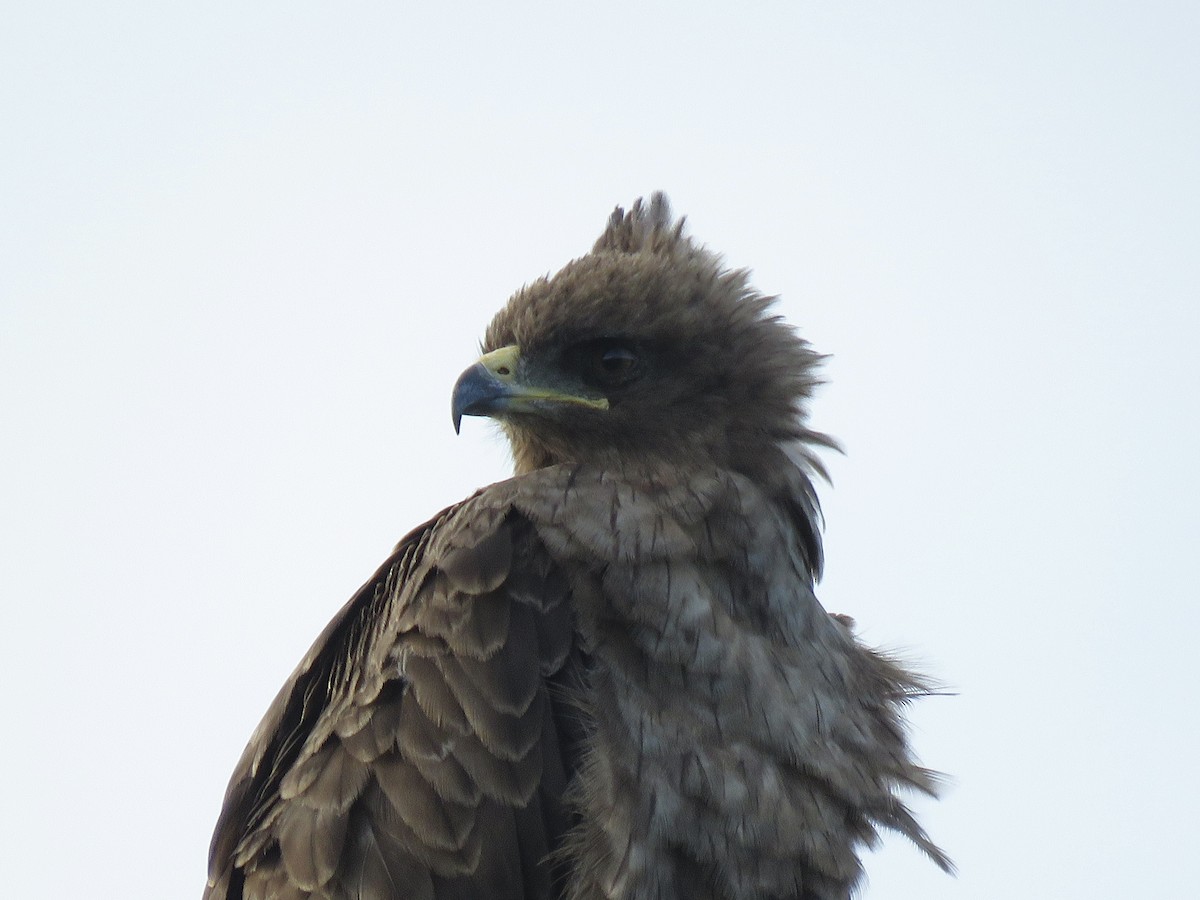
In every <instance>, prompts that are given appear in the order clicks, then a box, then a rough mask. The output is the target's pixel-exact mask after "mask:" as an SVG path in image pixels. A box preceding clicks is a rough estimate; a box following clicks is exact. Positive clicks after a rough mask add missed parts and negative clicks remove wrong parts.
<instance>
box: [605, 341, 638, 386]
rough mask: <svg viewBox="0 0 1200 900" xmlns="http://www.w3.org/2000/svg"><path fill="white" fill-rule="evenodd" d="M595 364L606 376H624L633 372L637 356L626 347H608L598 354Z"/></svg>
mask: <svg viewBox="0 0 1200 900" xmlns="http://www.w3.org/2000/svg"><path fill="white" fill-rule="evenodd" d="M597 364H598V365H599V367H600V369H601V371H603V372H604V375H605V377H607V378H624V377H626V376H627V375H631V374H633V370H634V369H635V368H636V367H637V364H638V356H637V354H636V353H634V352H633V351H632V350H630V349H629V348H628V347H620V346H618V347H609V348H608V349H607V350H605V351H604V352H602V353H601V354H600V359H599V360H598V362H597Z"/></svg>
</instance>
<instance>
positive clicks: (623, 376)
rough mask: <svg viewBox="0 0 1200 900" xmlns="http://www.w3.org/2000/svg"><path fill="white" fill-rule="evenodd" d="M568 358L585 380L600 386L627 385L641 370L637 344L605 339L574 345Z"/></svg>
mask: <svg viewBox="0 0 1200 900" xmlns="http://www.w3.org/2000/svg"><path fill="white" fill-rule="evenodd" d="M568 360H569V363H568V364H569V365H570V367H571V368H573V369H575V371H577V372H578V373H579V374H580V376H582V378H583V380H584V381H585V382H587V383H588V384H591V385H593V386H595V387H598V388H602V389H611V388H616V387H621V386H622V385H625V384H628V383H629V382H630V381H632V380H633V379H635V378H637V376H638V375H639V374H640V373H641V369H642V357H641V353H640V352H639V350H638V348H637V347H635V346H634V345H632V344H630V343H627V342H625V341H621V340H614V339H609V338H605V339H603V340H598V341H587V342H585V343H582V344H577V345H576V346H574V347H572V348H571V350H570V351H569V352H568Z"/></svg>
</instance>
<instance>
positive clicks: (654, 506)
mask: <svg viewBox="0 0 1200 900" xmlns="http://www.w3.org/2000/svg"><path fill="white" fill-rule="evenodd" d="M768 306H769V303H768V301H767V300H766V299H765V298H763V297H761V296H760V295H758V294H756V293H755V292H753V291H752V290H751V289H750V288H749V287H748V285H747V281H746V276H745V273H741V272H729V271H727V270H725V269H723V268H722V266H721V265H720V262H719V260H718V259H717V257H715V256H714V255H712V254H711V253H709V252H708V251H706V250H704V249H703V248H702V247H699V246H698V245H696V244H694V243H693V242H692V241H691V240H690V239H689V238H687V237H686V236H685V235H684V233H683V229H682V222H675V221H674V220H673V219H672V218H671V216H670V213H669V208H668V206H667V204H666V201H665V198H662V197H661V195H656V197H655V198H654V199H653V200H652V201H651V202H650V203H649V204H643V203H641V202H640V201H639V202H638V203H637V204H635V205H634V207H633V208H632V209H631V210H630V211H629V212H628V213H626V212H624V211H621V210H618V211H617V212H616V213H614V215H613V217H612V218H611V219H610V221H609V223H608V226H607V227H606V229H605V231H604V234H603V235H602V236H601V238H600V240H599V241H598V242H597V243H596V246H595V247H594V249H593V251H592V253H590V254H588V255H587V256H584V257H582V258H580V259H579V260H576V261H574V262H573V263H570V264H569V265H568V266H567V267H566V268H565V269H564V270H563V271H562V272H561V273H559V274H558V275H556V276H555V277H554V278H551V279H544V280H542V281H539V282H535V283H533V284H531V285H529V286H527V287H526V288H524V289H522V290H521V291H519V292H518V293H517V294H516V295H514V297H513V299H512V300H510V302H509V304H508V305H507V306H506V307H505V308H504V309H503V310H502V311H501V312H500V313H499V314H498V315H497V317H496V320H495V321H494V322H493V323H492V326H491V327H490V328H489V329H488V334H487V338H486V339H485V345H484V351H485V352H484V355H483V356H482V357H481V359H480V361H479V362H478V363H476V364H475V365H474V366H472V367H471V368H469V369H468V370H467V371H466V372H465V373H464V375H463V377H462V378H461V379H460V380H459V383H458V384H457V385H456V387H455V392H454V400H453V413H454V419H455V425H456V427H457V426H458V423H459V420H460V419H461V417H462V416H463V415H486V416H490V417H493V418H495V419H496V420H497V421H498V422H499V423H500V424H501V426H502V427H503V428H504V430H505V432H506V433H507V435H508V437H509V439H510V441H511V442H512V446H513V451H514V457H515V459H516V466H517V471H518V474H517V475H516V476H515V477H514V478H512V479H510V480H508V481H504V482H500V483H498V484H495V485H492V486H490V487H488V488H484V489H483V490H481V491H479V492H478V493H476V494H475V495H474V496H472V497H470V498H468V499H467V500H465V501H463V502H462V503H460V504H458V505H456V506H453V507H450V508H449V509H446V510H444V511H442V512H441V513H439V514H438V515H437V516H435V517H434V518H433V519H431V520H430V521H429V522H427V523H426V524H425V525H423V526H421V527H420V528H418V529H416V530H415V531H413V532H411V533H410V534H409V535H408V536H407V537H405V538H404V539H403V540H402V541H401V542H400V544H399V545H398V546H397V548H396V550H395V552H394V553H393V555H392V556H391V557H390V558H389V559H388V560H387V561H386V562H385V563H384V564H383V566H382V567H381V568H380V569H379V570H378V571H377V572H376V573H375V575H374V576H373V577H372V578H371V579H370V580H368V581H367V583H366V584H365V585H364V586H363V587H362V588H361V589H360V590H359V592H358V593H357V594H356V595H355V596H354V597H353V598H352V599H351V600H350V602H349V603H347V604H346V606H344V607H343V608H342V610H341V611H340V612H339V613H338V614H337V616H335V618H334V619H333V621H332V622H330V624H329V626H328V627H327V628H326V629H325V631H324V632H323V633H322V634H321V636H320V637H319V638H318V639H317V641H316V643H315V644H314V645H313V647H312V649H311V650H310V651H309V652H308V654H306V656H305V657H304V659H303V660H302V661H301V663H300V665H299V667H298V668H297V669H296V671H295V672H294V673H293V675H292V676H291V678H290V679H289V680H288V682H287V684H285V685H284V687H283V689H282V690H281V691H280V693H279V695H278V696H277V697H276V699H275V701H274V703H273V704H272V705H271V707H270V709H269V710H268V711H267V714H266V716H265V717H264V719H263V721H262V723H261V724H260V725H259V727H258V729H257V730H256V731H255V733H254V735H253V736H252V737H251V740H250V743H249V745H248V746H247V748H246V751H245V753H244V754H243V756H242V759H241V760H240V761H239V763H238V765H237V768H236V770H235V772H234V775H233V777H232V779H231V782H230V786H229V789H228V791H227V793H226V796H225V801H224V805H223V808H222V811H221V815H220V818H219V820H218V822H217V826H216V830H215V833H214V836H213V842H212V846H211V848H210V867H209V880H208V887H207V889H206V892H205V896H206V898H213V900H217V898H222V900H226V898H228V900H236V898H247V900H249V898H263V900H266V898H378V900H385V898H400V897H404V898H439V900H447V898H467V897H470V898H539V900H542V898H545V900H549V898H574V900H583V898H641V897H711V898H735V897H737V898H741V897H762V898H775V897H779V898H783V897H797V898H799V897H804V898H814V900H816V898H844V897H847V896H848V895H849V893H850V891H851V890H852V889H853V888H854V887H855V885H857V884H858V882H859V880H860V877H861V864H860V862H859V859H858V854H859V852H860V850H861V849H862V848H863V847H864V846H868V845H871V844H873V843H874V842H875V841H876V840H877V832H878V830H879V829H881V828H884V829H891V830H896V831H899V832H901V833H903V834H905V835H907V836H908V837H909V838H911V839H912V840H914V841H915V842H916V843H917V844H918V846H920V847H921V848H922V849H923V850H924V851H925V852H926V853H927V854H929V855H930V856H931V857H932V858H933V859H934V861H935V862H937V863H938V864H939V865H941V866H943V867H944V868H947V869H948V868H949V862H948V860H947V859H946V857H945V856H944V855H943V854H942V852H941V851H940V850H939V849H938V848H937V847H936V846H935V845H934V844H933V843H932V842H931V841H930V840H929V838H928V837H927V836H926V835H925V834H924V832H923V831H922V830H921V828H920V826H919V825H918V823H917V822H916V821H915V819H914V818H913V816H912V815H911V813H910V812H909V811H908V810H907V808H906V807H905V806H904V804H903V803H902V802H901V800H900V799H899V798H898V794H897V792H898V791H899V790H902V789H908V788H915V789H917V790H918V791H924V792H928V793H932V792H933V791H934V789H935V780H934V777H933V775H932V774H931V773H930V772H928V771H927V770H925V769H923V768H921V767H920V766H919V765H917V763H916V762H915V761H914V759H913V755H912V753H911V751H910V748H909V746H908V743H907V740H906V737H905V731H904V727H903V721H902V718H901V715H900V713H901V710H902V707H903V705H904V704H905V703H907V702H908V701H909V700H910V699H911V698H913V697H915V696H918V695H920V694H922V693H925V692H927V691H928V685H927V684H926V683H925V682H924V681H923V680H922V679H920V678H919V677H917V676H915V675H913V674H912V673H910V672H909V671H907V670H906V669H905V668H904V667H903V666H901V665H900V664H899V663H898V662H896V661H894V660H892V659H890V658H888V657H887V656H885V655H883V654H880V653H878V652H876V651H873V650H870V649H868V648H866V647H864V646H863V645H861V644H860V643H859V642H857V641H856V640H855V638H854V636H853V634H852V632H851V625H852V623H851V622H850V620H848V619H847V618H846V617H831V616H829V615H828V614H826V613H825V611H824V610H823V609H822V608H821V606H820V604H819V603H818V601H817V599H816V596H815V594H814V589H813V588H814V581H815V578H816V577H817V575H818V574H819V570H820V565H821V547H820V532H819V508H818V505H817V500H816V494H815V491H814V489H813V485H812V477H811V476H812V474H813V473H814V472H816V473H819V472H820V469H819V463H817V462H816V459H815V456H814V455H813V453H812V448H814V447H819V446H832V442H831V441H829V439H828V438H825V437H824V436H822V435H820V434H818V433H816V432H813V431H811V430H810V429H809V428H808V427H807V425H806V424H805V409H804V402H805V400H806V399H807V398H808V396H809V394H810V392H811V390H812V387H813V386H814V385H815V384H816V377H815V374H814V371H813V370H814V368H815V366H816V365H817V363H818V361H819V359H820V357H818V356H817V355H816V354H815V353H813V352H812V351H811V350H810V349H809V348H808V346H807V344H805V342H804V341H802V340H801V339H800V338H799V337H798V336H796V334H795V333H794V332H793V331H792V330H791V329H790V328H789V327H787V326H786V325H784V324H783V323H782V322H781V321H779V320H778V319H776V318H774V317H772V316H770V315H768V313H767V309H768Z"/></svg>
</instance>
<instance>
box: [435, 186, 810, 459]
mask: <svg viewBox="0 0 1200 900" xmlns="http://www.w3.org/2000/svg"><path fill="white" fill-rule="evenodd" d="M770 305H771V298H768V297H764V296H763V295H761V294H759V293H757V292H755V291H754V290H753V289H752V288H751V287H750V286H749V284H748V282H747V273H746V272H745V271H740V270H739V271H730V270H727V269H725V268H723V266H722V264H721V260H720V258H719V257H717V256H716V255H715V254H713V253H711V252H709V251H708V250H706V249H705V248H704V247H702V246H700V245H698V244H696V243H693V241H692V240H691V239H690V238H688V237H686V236H685V235H684V233H683V221H682V220H680V221H679V222H674V221H672V218H671V212H670V207H669V205H668V202H667V199H666V198H665V197H664V196H663V195H662V194H656V195H654V197H653V198H652V199H651V201H650V202H649V204H645V203H643V202H642V201H641V200H639V201H637V202H636V203H634V205H633V208H632V209H631V210H630V211H629V212H625V211H623V210H621V209H620V208H618V209H617V210H616V211H614V212H613V214H612V216H611V218H610V219H609V222H608V226H607V228H606V229H605V231H604V233H603V234H602V235H601V236H600V239H599V240H598V241H597V242H596V245H595V246H594V247H593V249H592V252H591V253H589V254H587V255H586V256H582V257H580V258H579V259H576V260H574V261H573V262H570V263H568V264H567V265H566V266H565V267H564V268H563V269H562V270H561V271H560V272H559V273H558V274H556V275H554V276H553V277H551V278H542V279H539V280H538V281H535V282H533V283H532V284H530V285H527V286H526V287H524V288H523V289H521V290H520V291H518V292H517V293H516V294H515V295H513V297H512V298H511V299H510V300H509V302H508V304H507V305H506V306H505V307H504V309H502V310H501V311H500V312H499V313H498V314H497V315H496V317H495V319H494V320H493V321H492V323H491V325H490V326H489V327H488V330H487V335H486V337H485V339H484V343H483V350H484V353H483V356H482V357H481V358H480V359H479V361H478V362H477V363H475V365H473V366H472V367H471V368H469V369H467V371H466V372H464V373H463V375H462V376H461V377H460V378H459V380H458V383H457V384H456V385H455V388H454V398H453V416H454V424H455V428H457V427H458V425H459V422H460V419H461V417H462V416H464V415H468V416H470V415H479V416H491V417H492V418H495V419H497V420H499V421H500V422H501V423H502V425H503V427H504V429H505V431H506V432H507V434H508V436H509V438H510V440H511V442H512V447H513V454H514V457H515V460H516V464H517V470H518V472H525V471H531V470H533V469H537V468H540V467H542V466H546V465H553V464H555V463H562V462H580V463H594V464H599V465H602V466H611V465H627V464H630V463H637V462H641V461H647V462H667V463H669V464H672V465H677V466H686V465H689V464H694V463H698V464H705V465H714V464H715V465H719V466H723V467H727V468H732V469H736V470H739V471H744V472H747V473H752V474H759V473H761V472H763V471H765V470H769V468H770V467H772V466H778V465H780V462H781V460H780V458H779V457H780V453H781V452H784V451H785V448H788V447H794V446H796V445H800V446H803V445H804V444H806V443H827V440H826V439H824V438H823V437H822V436H821V435H818V434H816V433H814V432H811V431H809V430H808V429H807V428H805V426H804V417H805V408H804V407H805V401H806V400H807V399H808V397H809V396H810V394H811V392H812V389H813V386H814V385H815V384H816V383H817V379H816V377H815V374H814V369H815V368H816V366H817V364H818V363H819V361H820V356H819V355H818V354H816V353H814V352H813V351H812V350H811V349H810V348H809V346H808V344H807V343H806V342H805V341H803V340H802V339H800V338H799V337H798V336H797V335H796V333H795V332H794V331H793V330H792V329H791V328H790V327H789V326H788V325H786V324H785V323H784V322H783V321H782V320H781V319H779V318H778V317H777V316H773V315H771V314H770V312H769V307H770Z"/></svg>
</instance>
